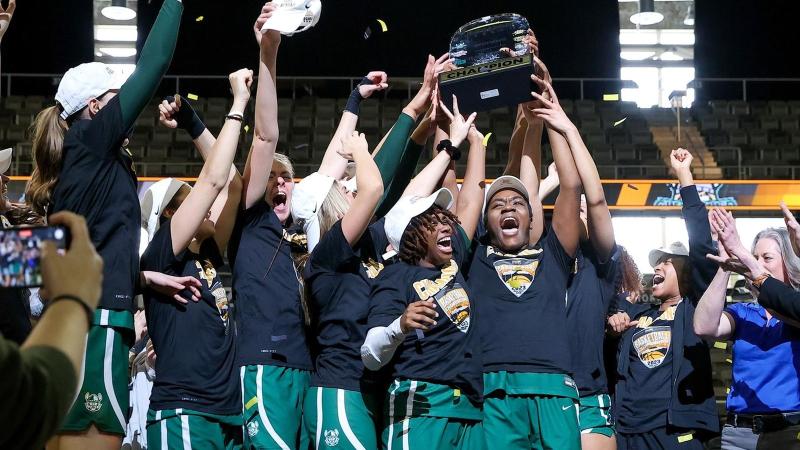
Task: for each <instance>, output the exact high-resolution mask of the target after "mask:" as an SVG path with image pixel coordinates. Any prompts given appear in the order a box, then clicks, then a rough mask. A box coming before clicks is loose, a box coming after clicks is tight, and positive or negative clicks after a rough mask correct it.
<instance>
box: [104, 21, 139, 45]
mask: <svg viewBox="0 0 800 450" xmlns="http://www.w3.org/2000/svg"><path fill="white" fill-rule="evenodd" d="M138 36H139V33H138V32H137V31H136V26H134V25H95V27H94V40H95V41H111V42H136V38H137V37H138Z"/></svg>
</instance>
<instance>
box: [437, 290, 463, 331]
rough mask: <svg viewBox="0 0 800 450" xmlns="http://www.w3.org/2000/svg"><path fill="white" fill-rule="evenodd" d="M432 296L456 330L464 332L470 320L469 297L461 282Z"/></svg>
mask: <svg viewBox="0 0 800 450" xmlns="http://www.w3.org/2000/svg"><path fill="white" fill-rule="evenodd" d="M434 298H435V299H436V303H438V304H439V307H440V308H442V311H444V313H445V314H446V315H447V317H448V318H449V319H450V321H451V322H453V325H455V326H456V328H458V331H460V332H462V333H466V332H467V331H468V330H469V322H470V320H469V313H470V308H469V297H468V296H467V291H465V290H464V288H463V287H462V286H461V284H459V283H455V284H453V288H452V289H449V290H447V291H444V292H440V293H438V294H437V295H435V296H434Z"/></svg>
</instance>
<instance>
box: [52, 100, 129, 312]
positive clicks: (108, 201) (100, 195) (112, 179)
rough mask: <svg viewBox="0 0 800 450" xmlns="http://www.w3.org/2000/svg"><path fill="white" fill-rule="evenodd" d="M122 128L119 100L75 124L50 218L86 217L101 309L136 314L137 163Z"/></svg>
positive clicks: (69, 134) (66, 141)
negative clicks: (99, 263)
mask: <svg viewBox="0 0 800 450" xmlns="http://www.w3.org/2000/svg"><path fill="white" fill-rule="evenodd" d="M122 126H123V124H122V111H121V109H120V104H119V96H116V97H114V98H113V99H111V101H110V102H109V103H108V105H106V106H105V107H104V108H103V109H102V110H100V113H99V114H97V116H95V117H94V119H93V120H78V121H76V122H75V123H73V124H72V126H71V127H70V128H69V131H67V134H66V136H65V137H64V150H63V152H64V158H63V163H62V168H61V174H60V175H59V177H58V182H57V183H56V186H55V189H54V190H53V200H52V205H51V210H50V211H48V213H49V214H52V213H56V212H59V211H72V212H74V213H76V214H80V215H82V216H84V217H85V218H86V224H87V225H88V226H89V235H90V236H91V238H92V243H94V245H95V247H96V248H97V252H98V253H99V254H100V256H102V257H103V263H104V265H103V295H102V297H101V298H100V305H99V308H103V309H111V310H128V311H131V312H133V311H134V310H135V305H134V302H133V296H134V289H135V287H136V280H137V278H138V276H139V270H138V268H139V253H138V249H139V230H140V225H141V220H142V219H141V213H140V208H139V197H138V196H137V194H136V190H137V185H136V173H135V172H134V171H133V160H132V159H131V156H130V153H128V151H127V150H125V149H123V148H122V147H121V145H122V141H123V140H124V138H125V133H126V132H127V130H124V129H123V128H122Z"/></svg>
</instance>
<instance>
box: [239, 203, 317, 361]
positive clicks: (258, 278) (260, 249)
mask: <svg viewBox="0 0 800 450" xmlns="http://www.w3.org/2000/svg"><path fill="white" fill-rule="evenodd" d="M284 233H285V231H284V229H283V225H282V224H281V222H280V220H278V216H276V215H275V212H274V211H273V210H272V208H271V207H270V206H269V204H267V202H265V201H259V202H257V203H256V204H255V205H253V206H252V207H251V208H250V209H248V210H246V211H242V212H241V213H240V215H239V217H238V219H237V221H236V229H235V230H234V232H233V235H232V236H231V241H230V243H229V245H228V258H229V260H230V263H231V267H232V269H233V297H234V301H235V303H236V353H237V356H236V364H237V366H246V365H251V364H253V365H255V364H266V365H273V366H282V367H291V368H295V369H303V370H311V368H312V363H311V353H310V351H309V348H308V342H307V341H306V330H305V315H304V313H303V306H302V304H301V302H300V294H301V289H302V287H301V285H300V282H299V281H298V278H297V277H298V274H297V271H296V270H295V266H294V260H293V259H292V248H293V246H295V248H296V244H293V243H292V237H291V236H288V235H286V236H285V235H284Z"/></svg>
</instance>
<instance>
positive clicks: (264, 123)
mask: <svg viewBox="0 0 800 450" xmlns="http://www.w3.org/2000/svg"><path fill="white" fill-rule="evenodd" d="M274 9H275V7H274V6H273V5H272V3H268V4H267V5H265V6H264V8H263V9H262V10H261V11H262V13H261V15H260V16H258V19H257V20H256V24H255V25H254V26H253V31H254V33H255V36H256V40H257V41H258V44H259V48H260V51H259V65H258V88H257V89H256V121H255V127H254V128H255V129H254V132H253V144H252V146H251V147H250V153H249V154H248V155H247V162H246V163H245V166H244V176H243V177H242V201H243V206H244V209H250V208H251V207H252V206H253V205H255V204H256V203H257V202H260V201H263V200H264V193H265V192H266V190H267V181H268V180H269V172H270V170H271V169H272V159H273V157H274V156H275V147H276V146H277V145H278V134H279V131H278V93H277V91H276V87H275V72H274V71H275V67H276V61H277V58H278V47H279V46H280V43H281V34H280V33H279V32H277V31H275V30H270V31H267V32H266V33H263V34H262V33H261V27H262V26H263V25H264V22H266V21H267V19H269V18H270V17H271V16H272V11H273V10H274Z"/></svg>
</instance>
